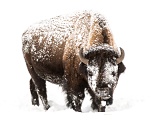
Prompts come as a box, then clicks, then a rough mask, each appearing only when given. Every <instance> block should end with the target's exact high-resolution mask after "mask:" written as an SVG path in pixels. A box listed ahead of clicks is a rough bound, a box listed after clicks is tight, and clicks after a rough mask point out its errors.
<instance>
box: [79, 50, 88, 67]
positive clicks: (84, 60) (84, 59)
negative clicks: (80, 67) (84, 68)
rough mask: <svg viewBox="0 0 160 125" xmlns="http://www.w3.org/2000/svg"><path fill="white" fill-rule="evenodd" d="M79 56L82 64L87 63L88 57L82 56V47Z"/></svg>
mask: <svg viewBox="0 0 160 125" xmlns="http://www.w3.org/2000/svg"><path fill="white" fill-rule="evenodd" d="M79 58H80V60H81V62H83V63H84V64H87V63H88V59H86V58H85V57H84V56H83V48H81V49H80V51H79Z"/></svg>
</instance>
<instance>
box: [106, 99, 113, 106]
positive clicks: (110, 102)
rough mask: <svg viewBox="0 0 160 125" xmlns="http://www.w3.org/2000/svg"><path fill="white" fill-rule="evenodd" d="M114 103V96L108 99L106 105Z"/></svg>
mask: <svg viewBox="0 0 160 125" xmlns="http://www.w3.org/2000/svg"><path fill="white" fill-rule="evenodd" d="M112 103H113V99H112V98H110V99H108V100H107V101H106V105H107V106H108V105H112Z"/></svg>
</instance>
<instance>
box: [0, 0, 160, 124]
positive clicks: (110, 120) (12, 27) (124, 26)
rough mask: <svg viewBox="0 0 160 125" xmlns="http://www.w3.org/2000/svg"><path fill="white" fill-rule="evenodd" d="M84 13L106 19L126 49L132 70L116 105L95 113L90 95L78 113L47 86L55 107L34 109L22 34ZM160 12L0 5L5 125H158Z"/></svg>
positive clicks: (0, 108)
mask: <svg viewBox="0 0 160 125" xmlns="http://www.w3.org/2000/svg"><path fill="white" fill-rule="evenodd" d="M84 9H89V10H96V11H98V12H100V13H102V14H103V15H104V16H106V18H107V20H108V22H109V25H110V28H111V29H112V33H113V36H114V40H115V42H116V43H117V45H118V46H121V47H122V48H123V49H124V50H125V54H126V56H125V59H124V64H125V65H126V67H127V69H126V71H125V73H124V74H122V75H121V76H120V80H119V83H118V86H117V88H116V90H115V93H114V102H113V105H111V106H109V107H108V108H106V112H105V113H97V112H96V111H93V110H92V109H91V108H90V103H91V102H90V100H89V99H90V97H89V95H88V94H87V93H86V98H85V100H84V102H83V107H82V111H83V113H77V112H74V111H73V110H72V109H68V108H67V107H66V106H65V98H64V96H65V95H64V93H63V92H62V91H61V88H60V87H58V86H56V85H53V84H50V83H47V89H48V100H49V104H50V105H51V108H50V109H49V110H48V111H44V109H43V106H42V104H41V105H40V106H39V107H36V106H32V105H31V97H30V92H29V79H30V76H29V73H28V71H27V68H26V65H25V62H24V59H23V54H22V42H21V35H22V33H23V32H24V30H25V29H26V28H27V27H28V26H29V25H30V24H33V23H34V22H37V21H39V20H43V19H46V18H51V17H54V16H56V15H61V14H64V13H66V14H67V13H71V12H74V11H77V10H84ZM159 12H160V10H159V1H158V0H147V1H139V0H133V1H128V0H121V1H119V0H113V1H108V0H100V1H94V0H88V1H86V0H76V1H75V0H68V1H66V0H58V1H53V0H45V1H44V0H41V1H40V0H34V1H33V0H25V1H20V0H14V1H13V0H6V1H1V2H0V15H1V18H0V34H1V35H0V36H1V37H0V41H1V42H0V43H1V46H0V57H1V58H0V59H1V60H0V69H1V71H0V72H1V83H0V84H1V87H0V97H1V99H0V114H1V120H0V124H4V125H5V124H6V125H8V124H17V125H18V124H37V125H38V124H114V125H117V124H123V125H132V124H133V125H135V124H152V125H159V124H160V121H159V114H158V113H159V112H160V100H159V95H160V91H159V88H160V84H159V77H160V76H159V71H160V66H159V64H160V60H159V53H160V51H159V50H160V49H159V41H160V38H159V29H160V23H159V22H160V18H159ZM80 37H81V36H79V38H80Z"/></svg>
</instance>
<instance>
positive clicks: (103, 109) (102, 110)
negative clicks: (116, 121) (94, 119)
mask: <svg viewBox="0 0 160 125" xmlns="http://www.w3.org/2000/svg"><path fill="white" fill-rule="evenodd" d="M105 109H106V107H105V106H102V107H99V108H98V112H105Z"/></svg>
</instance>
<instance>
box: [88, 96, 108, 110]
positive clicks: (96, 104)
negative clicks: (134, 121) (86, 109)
mask: <svg viewBox="0 0 160 125" xmlns="http://www.w3.org/2000/svg"><path fill="white" fill-rule="evenodd" d="M91 107H92V109H93V110H98V112H105V109H106V101H101V100H99V99H97V98H94V99H93V100H92V105H91Z"/></svg>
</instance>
